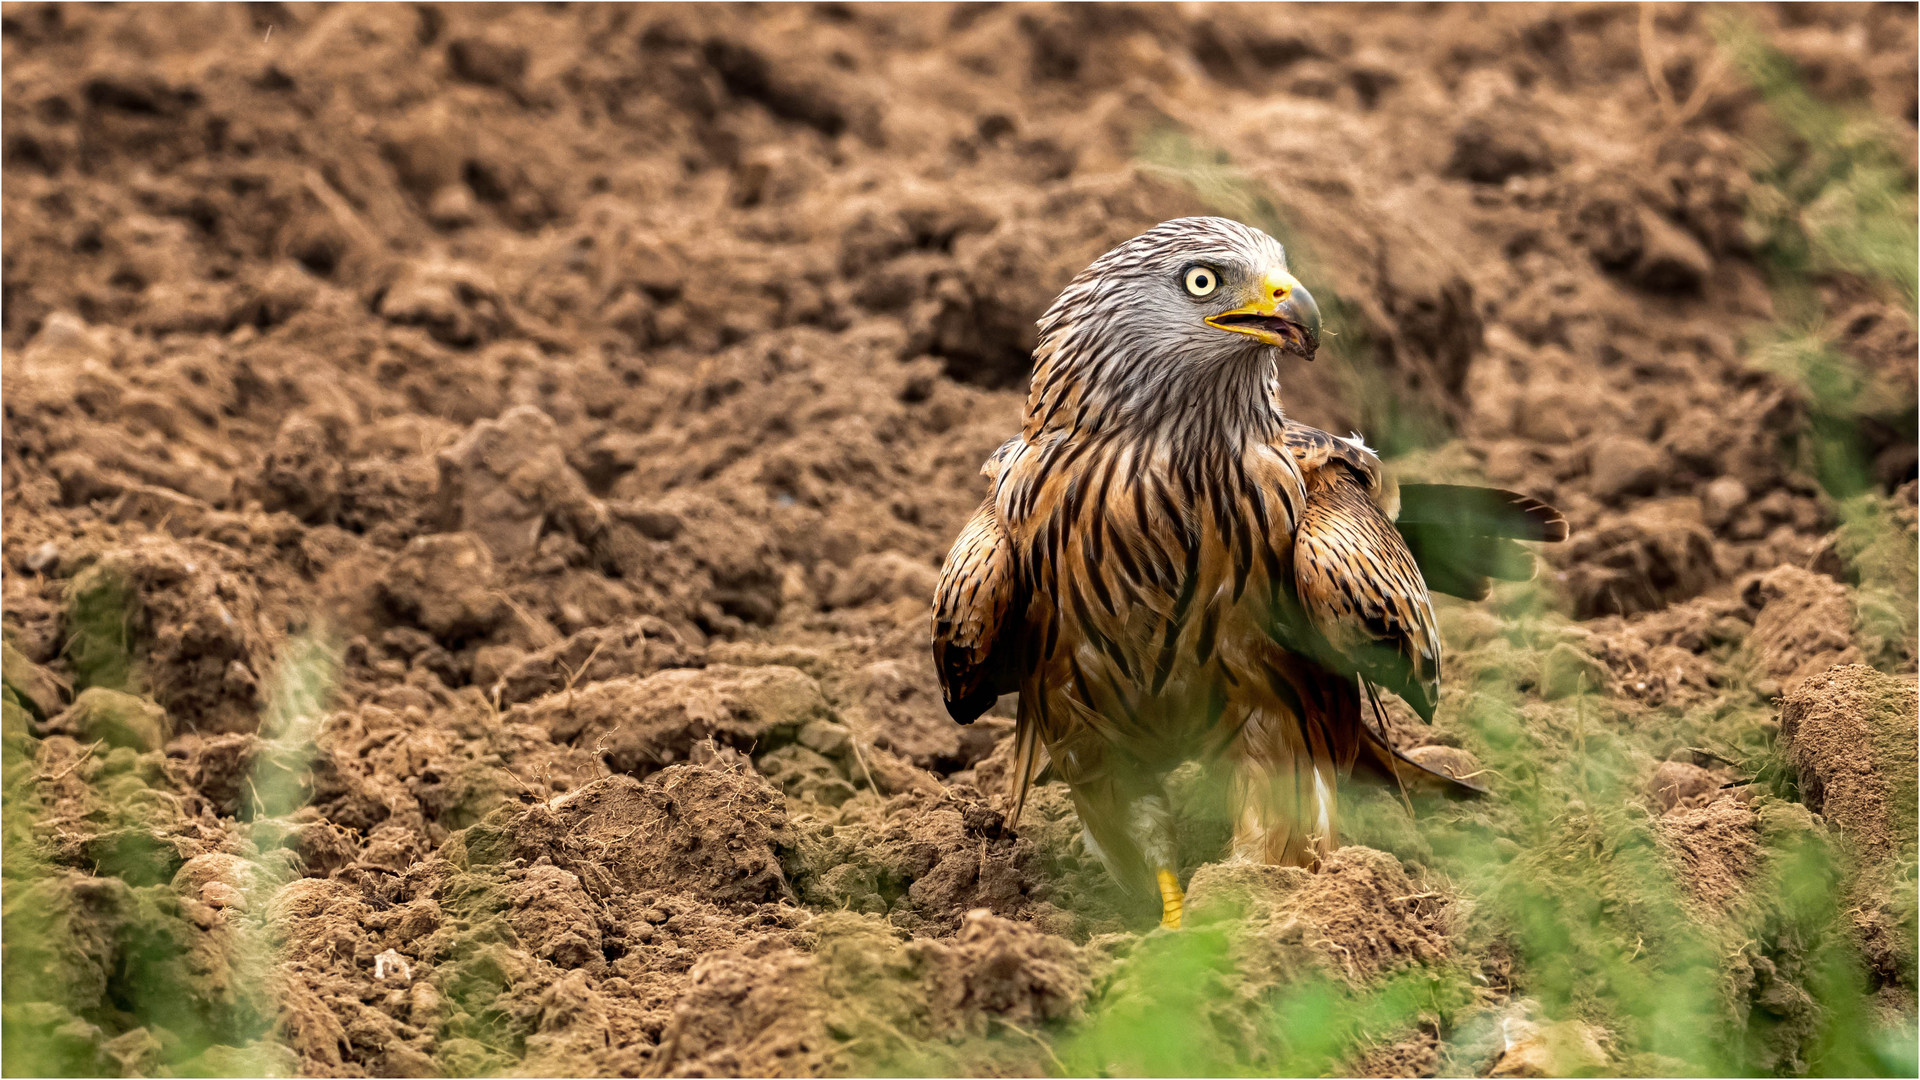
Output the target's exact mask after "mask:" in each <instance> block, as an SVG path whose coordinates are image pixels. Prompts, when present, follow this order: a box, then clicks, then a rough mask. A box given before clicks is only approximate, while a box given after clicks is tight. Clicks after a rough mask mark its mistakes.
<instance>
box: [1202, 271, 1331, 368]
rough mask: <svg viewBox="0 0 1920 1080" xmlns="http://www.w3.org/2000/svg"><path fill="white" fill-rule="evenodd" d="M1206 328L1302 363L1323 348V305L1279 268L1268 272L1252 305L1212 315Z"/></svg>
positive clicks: (1250, 301)
mask: <svg viewBox="0 0 1920 1080" xmlns="http://www.w3.org/2000/svg"><path fill="white" fill-rule="evenodd" d="M1207 325H1208V326H1212V327H1216V328H1218V329H1221V330H1230V331H1232V332H1233V333H1236V334H1246V335H1247V336H1248V337H1251V338H1255V339H1257V340H1259V341H1262V342H1265V343H1266V344H1268V345H1273V346H1276V347H1278V348H1280V349H1282V350H1284V351H1286V352H1290V353H1292V354H1294V355H1295V356H1298V357H1300V358H1301V359H1303V360H1312V359H1313V354H1314V351H1315V350H1316V349H1318V348H1319V347H1320V305H1318V304H1316V303H1314V302H1313V294H1312V293H1310V292H1308V291H1307V287H1306V286H1304V285H1302V284H1300V283H1299V282H1298V281H1295V280H1294V278H1293V275H1292V274H1289V273H1287V272H1286V271H1285V270H1282V269H1280V268H1279V267H1274V268H1273V269H1271V270H1268V271H1267V272H1266V274H1265V276H1263V277H1262V278H1261V279H1260V283H1259V286H1258V287H1257V289H1256V291H1255V293H1254V295H1253V297H1252V298H1251V299H1250V300H1249V302H1247V303H1246V304H1243V305H1242V306H1240V307H1237V308H1234V309H1233V310H1232V311H1223V312H1221V313H1220V314H1218V315H1209V316H1208V317H1207Z"/></svg>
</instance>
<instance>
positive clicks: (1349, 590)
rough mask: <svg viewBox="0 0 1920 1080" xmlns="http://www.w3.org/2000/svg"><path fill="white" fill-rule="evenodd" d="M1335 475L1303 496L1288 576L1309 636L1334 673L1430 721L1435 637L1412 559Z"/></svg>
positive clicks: (1376, 511)
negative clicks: (1384, 692)
mask: <svg viewBox="0 0 1920 1080" xmlns="http://www.w3.org/2000/svg"><path fill="white" fill-rule="evenodd" d="M1328 468H1330V469H1334V470H1339V471H1338V472H1336V473H1333V474H1331V475H1330V476H1328V477H1326V478H1325V479H1324V481H1323V482H1317V483H1316V484H1315V485H1314V490H1312V491H1311V492H1310V493H1309V494H1308V496H1307V505H1306V510H1305V512H1304V513H1302V515H1301V519H1300V529H1299V532H1298V533H1297V534H1296V535H1295V537H1294V575H1295V580H1296V584H1297V587H1298V589H1299V593H1300V600H1301V602H1302V603H1303V604H1304V605H1305V607H1306V609H1307V615H1308V618H1309V619H1310V620H1311V621H1312V623H1313V626H1314V629H1316V630H1318V631H1319V632H1320V635H1321V636H1322V637H1324V638H1325V639H1326V640H1327V643H1328V644H1329V645H1330V646H1331V647H1332V648H1333V650H1334V651H1335V653H1336V654H1337V656H1336V657H1335V658H1334V659H1335V660H1337V661H1338V662H1339V666H1341V667H1343V668H1345V669H1346V670H1348V671H1352V672H1355V673H1357V674H1359V675H1361V676H1362V677H1364V678H1366V679H1368V680H1370V681H1372V682H1375V683H1379V684H1380V685H1382V686H1385V687H1386V688H1387V689H1389V690H1392V691H1393V692H1394V693H1396V694H1399V695H1400V697H1401V698H1402V699H1404V700H1405V701H1406V702H1407V704H1409V705H1411V706H1413V708H1414V711H1416V712H1418V713H1419V714H1420V715H1421V716H1422V717H1423V718H1425V719H1427V720H1428V721H1431V720H1432V719H1433V709H1434V706H1435V704H1436V703H1437V702H1438V698H1439V678H1440V633H1439V629H1438V627H1437V626H1436V625H1435V620H1434V616H1433V605H1432V604H1431V603H1430V602H1429V601H1428V598H1427V587H1426V584H1425V583H1424V582H1423V581H1422V580H1421V577H1420V568H1419V566H1418V565H1417V564H1416V563H1415V561H1414V557H1413V554H1412V552H1410V551H1409V550H1408V549H1407V545H1406V544H1405V542H1404V541H1402V539H1401V537H1400V534H1399V533H1398V532H1397V531H1396V530H1395V529H1394V527H1393V523H1392V522H1391V521H1388V520H1387V517H1386V515H1385V514H1384V513H1382V512H1381V510H1380V508H1379V506H1378V505H1376V504H1375V503H1374V501H1373V499H1372V498H1371V497H1370V496H1369V494H1368V493H1367V492H1366V490H1365V489H1364V488H1363V487H1362V486H1361V485H1362V483H1364V481H1363V480H1361V479H1360V478H1359V477H1357V476H1352V475H1350V474H1347V473H1346V472H1345V469H1344V467H1343V466H1340V465H1330V466H1328Z"/></svg>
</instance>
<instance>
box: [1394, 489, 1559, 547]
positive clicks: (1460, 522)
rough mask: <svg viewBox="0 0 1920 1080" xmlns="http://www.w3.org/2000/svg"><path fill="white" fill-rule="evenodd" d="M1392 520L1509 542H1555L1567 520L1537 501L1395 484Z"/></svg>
mask: <svg viewBox="0 0 1920 1080" xmlns="http://www.w3.org/2000/svg"><path fill="white" fill-rule="evenodd" d="M1398 521H1399V522H1400V523H1403V524H1409V525H1436V526H1444V527H1446V528H1449V529H1458V530H1460V531H1462V532H1468V533H1473V534H1475V535H1479V536H1500V537H1506V538H1508V539H1512V540H1539V541H1543V542H1546V543H1555V542H1558V541H1561V540H1565V539H1566V538H1567V519H1566V518H1565V517H1564V516H1562V515H1561V513H1560V511H1558V510H1555V509H1554V508H1553V507H1551V506H1549V505H1547V504H1546V503H1544V502H1541V501H1540V500H1539V499H1536V498H1534V497H1533V496H1531V495H1522V494H1520V493H1519V492H1515V491H1504V490H1502V489H1500V488H1487V487H1473V486H1470V485H1464V484H1402V485H1400V517H1399V519H1398Z"/></svg>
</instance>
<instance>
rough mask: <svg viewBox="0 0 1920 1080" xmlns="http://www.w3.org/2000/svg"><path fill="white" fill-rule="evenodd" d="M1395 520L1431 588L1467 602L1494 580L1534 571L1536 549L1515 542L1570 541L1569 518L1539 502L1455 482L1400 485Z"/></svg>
mask: <svg viewBox="0 0 1920 1080" xmlns="http://www.w3.org/2000/svg"><path fill="white" fill-rule="evenodd" d="M1394 524H1395V525H1396V526H1397V527H1398V529H1399V531H1400V535H1401V536H1402V537H1403V538H1404V539H1405V540H1406V544H1407V548H1408V550H1409V551H1411V552H1412V553H1413V558H1414V561H1415V562H1417V563H1418V564H1419V566H1420V572H1421V574H1422V575H1423V576H1424V577H1425V579H1426V583H1427V587H1428V588H1430V589H1432V590H1433V591H1435V592H1443V593H1446V594H1448V595H1449V596H1458V597H1462V598H1464V599H1467V600H1480V599H1484V598H1485V597H1486V595H1487V589H1488V586H1489V579H1491V578H1499V579H1500V580H1502V581H1525V580H1527V579H1528V578H1531V577H1532V576H1533V572H1534V559H1533V553H1532V552H1531V551H1528V550H1527V549H1526V548H1524V547H1521V546H1520V545H1519V544H1518V543H1516V542H1515V541H1518V540H1533V541H1546V542H1549V543H1551V542H1555V541H1559V540H1565V539H1566V538H1567V519H1566V518H1564V517H1562V516H1561V515H1560V512H1559V511H1558V510H1555V509H1554V508H1553V507H1551V506H1548V505H1547V504H1546V503H1543V502H1541V501H1540V500H1538V499H1534V498H1530V497H1528V496H1526V495H1520V494H1516V493H1515V492H1511V491H1501V490H1499V489H1497V488H1483V487H1467V486H1462V485H1458V484H1402V485H1400V514H1399V517H1398V518H1396V519H1395V522H1394Z"/></svg>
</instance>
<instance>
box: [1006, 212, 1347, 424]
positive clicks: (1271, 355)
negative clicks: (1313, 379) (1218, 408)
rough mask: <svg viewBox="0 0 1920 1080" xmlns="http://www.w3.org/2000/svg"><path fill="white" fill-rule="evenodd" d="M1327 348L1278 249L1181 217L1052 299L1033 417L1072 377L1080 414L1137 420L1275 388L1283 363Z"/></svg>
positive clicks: (1218, 223) (1208, 220) (1253, 234)
mask: <svg viewBox="0 0 1920 1080" xmlns="http://www.w3.org/2000/svg"><path fill="white" fill-rule="evenodd" d="M1319 344H1320V311H1319V308H1318V307H1317V306H1316V305H1315V303H1314V300H1313V296H1312V294H1311V293H1309V292H1308V291H1307V290H1306V288H1305V287H1304V286H1302V285H1301V284H1300V283H1299V282H1298V281H1296V280H1294V277H1293V275H1292V274H1290V273H1289V272H1288V270H1287V253H1286V249H1285V248H1283V247H1281V246H1280V242H1279V241H1277V240H1275V239H1274V238H1273V237H1271V236H1268V235H1267V234H1266V233H1264V232H1261V231H1260V230H1259V229H1255V228H1252V227H1250V226H1247V225H1242V224H1241V223H1239V222H1237V221H1229V220H1227V219H1226V218H1217V217H1189V218H1176V219H1174V220H1172V221H1168V222H1164V223H1162V224H1160V225H1156V226H1154V227H1153V228H1152V229H1149V230H1147V231H1146V232H1144V233H1141V234H1140V235H1139V236H1136V237H1134V238H1133V239H1131V240H1129V241H1127V242H1126V243H1124V244H1121V245H1120V246H1119V247H1116V248H1114V249H1113V250H1112V251H1109V252H1107V253H1106V254H1105V255H1102V256H1101V257H1100V258H1098V259H1096V260H1095V261H1094V263H1093V265H1091V266H1089V267H1087V268H1086V269H1085V270H1083V271H1081V272H1080V274H1079V276H1077V277H1075V278H1074V279H1073V281H1072V282H1071V283H1070V284H1068V286H1067V288H1066V289H1065V290H1064V291H1063V292H1061V294H1060V296H1059V298H1058V299H1057V300H1055V301H1054V302H1053V306H1052V307H1051V308H1049V309H1048V310H1047V314H1046V315H1045V317H1043V318H1042V319H1041V320H1040V347H1039V349H1037V350H1036V353H1035V359H1036V361H1037V363H1036V366H1035V371H1034V394H1033V398H1032V399H1031V400H1030V401H1029V408H1030V409H1031V408H1033V407H1034V406H1037V405H1042V406H1043V405H1044V404H1045V402H1044V400H1043V399H1045V398H1048V397H1055V396H1058V395H1053V394H1049V393H1046V392H1044V390H1045V388H1044V387H1043V382H1046V383H1054V382H1058V381H1060V380H1062V379H1067V380H1071V382H1073V383H1075V384H1077V386H1076V389H1075V392H1073V393H1072V395H1071V396H1072V397H1073V398H1074V400H1075V403H1076V405H1077V406H1082V408H1081V409H1080V411H1081V412H1083V413H1086V412H1092V413H1097V414H1105V415H1107V416H1109V417H1111V416H1114V415H1117V414H1130V415H1133V416H1134V417H1136V418H1139V417H1140V416H1141V415H1142V414H1148V413H1156V412H1165V411H1167V410H1168V409H1169V408H1172V407H1174V406H1176V405H1180V404H1181V402H1182V400H1183V399H1187V398H1190V397H1194V396H1196V395H1221V394H1231V393H1232V392H1233V390H1234V386H1235V384H1240V385H1247V384H1248V380H1256V381H1260V382H1265V381H1267V380H1270V379H1271V377H1272V374H1273V371H1274V367H1275V362H1276V361H1277V360H1278V359H1279V358H1280V357H1281V356H1282V355H1292V356H1297V357H1300V358H1302V359H1306V360H1311V359H1313V354H1314V350H1315V349H1317V348H1318V347H1319ZM1255 392H1257V391H1255Z"/></svg>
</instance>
